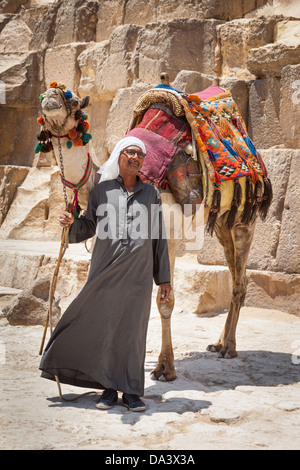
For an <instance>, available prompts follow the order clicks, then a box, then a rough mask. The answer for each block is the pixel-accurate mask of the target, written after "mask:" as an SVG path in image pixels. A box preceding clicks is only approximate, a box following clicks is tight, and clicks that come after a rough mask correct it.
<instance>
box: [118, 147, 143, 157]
mask: <svg viewBox="0 0 300 470" xmlns="http://www.w3.org/2000/svg"><path fill="white" fill-rule="evenodd" d="M123 153H125V155H126V156H127V157H134V156H135V155H137V156H138V157H139V158H145V156H146V154H145V153H143V152H142V151H140V152H138V151H137V150H131V149H129V150H123Z"/></svg>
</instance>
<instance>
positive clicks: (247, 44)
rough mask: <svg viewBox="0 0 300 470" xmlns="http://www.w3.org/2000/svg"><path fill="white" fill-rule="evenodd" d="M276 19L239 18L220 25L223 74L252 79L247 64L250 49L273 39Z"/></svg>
mask: <svg viewBox="0 0 300 470" xmlns="http://www.w3.org/2000/svg"><path fill="white" fill-rule="evenodd" d="M274 26H275V20H274V19H266V18H263V19H260V18H259V19H253V20H252V19H251V20H250V19H237V20H233V21H229V22H227V23H225V24H222V25H220V26H219V27H218V32H219V38H220V48H221V54H222V75H226V76H227V77H234V78H240V79H252V78H254V77H253V72H252V70H249V68H248V65H247V57H248V54H249V51H250V50H252V49H253V48H258V47H260V46H265V45H266V44H268V43H269V42H271V41H272V40H273V34H274Z"/></svg>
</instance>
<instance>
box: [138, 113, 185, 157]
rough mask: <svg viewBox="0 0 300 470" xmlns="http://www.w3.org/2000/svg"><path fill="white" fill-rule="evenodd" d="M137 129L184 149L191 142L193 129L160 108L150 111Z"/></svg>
mask: <svg viewBox="0 0 300 470" xmlns="http://www.w3.org/2000/svg"><path fill="white" fill-rule="evenodd" d="M136 127H137V128H144V129H147V130H148V131H151V132H155V133H156V134H159V135H160V136H162V137H164V138H165V139H168V140H169V141H170V142H172V143H173V144H174V145H177V146H178V147H181V148H184V147H186V145H187V144H188V143H189V142H191V140H192V137H191V128H190V126H189V125H188V123H187V122H186V121H183V120H180V119H178V118H176V117H173V116H171V115H170V114H169V113H166V112H165V111H163V110H162V109H159V108H150V109H148V110H147V111H146V112H145V114H144V116H143V119H142V121H141V122H140V124H138V125H137V126H136Z"/></svg>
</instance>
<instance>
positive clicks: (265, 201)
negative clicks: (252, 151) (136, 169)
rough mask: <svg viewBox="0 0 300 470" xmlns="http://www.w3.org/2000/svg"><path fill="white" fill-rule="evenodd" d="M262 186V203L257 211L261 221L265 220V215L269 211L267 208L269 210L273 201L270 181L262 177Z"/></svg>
mask: <svg viewBox="0 0 300 470" xmlns="http://www.w3.org/2000/svg"><path fill="white" fill-rule="evenodd" d="M263 186H264V188H263V189H264V194H263V197H262V201H261V203H260V205H259V208H258V211H259V215H260V217H261V219H262V220H265V219H266V217H267V215H268V211H269V208H270V206H271V203H272V200H273V189H272V183H271V181H270V179H269V178H267V177H266V176H264V178H263Z"/></svg>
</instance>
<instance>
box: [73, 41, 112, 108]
mask: <svg viewBox="0 0 300 470" xmlns="http://www.w3.org/2000/svg"><path fill="white" fill-rule="evenodd" d="M108 55H109V41H102V42H100V43H96V44H93V45H92V46H90V47H87V48H86V49H85V50H84V51H83V52H81V54H80V55H79V56H78V59H77V62H78V65H79V68H80V83H79V87H78V92H79V94H80V96H85V95H90V97H91V102H92V103H93V102H95V101H99V100H101V101H103V100H106V99H108V101H109V100H111V98H112V96H111V94H109V93H107V94H106V93H105V92H104V90H103V85H102V76H101V67H102V66H103V64H104V62H105V61H106V59H107V58H108ZM107 95H108V96H107Z"/></svg>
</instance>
